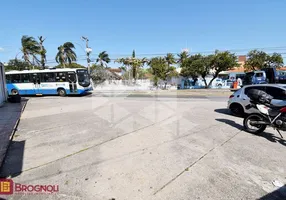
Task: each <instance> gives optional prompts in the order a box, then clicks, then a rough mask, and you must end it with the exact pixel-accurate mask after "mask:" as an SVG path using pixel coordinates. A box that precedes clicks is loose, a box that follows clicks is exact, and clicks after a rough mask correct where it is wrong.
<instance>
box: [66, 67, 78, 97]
mask: <svg viewBox="0 0 286 200" xmlns="http://www.w3.org/2000/svg"><path fill="white" fill-rule="evenodd" d="M68 82H69V89H70V93H71V94H72V93H77V85H76V75H75V73H74V72H68Z"/></svg>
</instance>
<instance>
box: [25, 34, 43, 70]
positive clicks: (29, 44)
mask: <svg viewBox="0 0 286 200" xmlns="http://www.w3.org/2000/svg"><path fill="white" fill-rule="evenodd" d="M21 43H22V48H21V51H22V53H23V59H24V60H25V61H26V62H27V63H29V64H31V65H33V64H34V63H33V64H32V62H31V61H30V57H32V59H33V61H34V60H36V62H37V63H39V60H38V58H37V57H36V55H37V54H39V53H40V46H39V43H38V42H37V41H36V40H35V38H34V37H30V36H27V35H24V36H23V37H22V39H21Z"/></svg>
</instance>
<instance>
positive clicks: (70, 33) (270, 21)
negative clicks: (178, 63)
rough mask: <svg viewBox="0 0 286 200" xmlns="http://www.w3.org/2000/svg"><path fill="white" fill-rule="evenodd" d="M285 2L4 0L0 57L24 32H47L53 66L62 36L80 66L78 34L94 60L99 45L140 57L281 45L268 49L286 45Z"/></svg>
mask: <svg viewBox="0 0 286 200" xmlns="http://www.w3.org/2000/svg"><path fill="white" fill-rule="evenodd" d="M285 8H286V1H282V0H273V1H271V0H251V1H249V0H240V1H229V0H200V1H199V0H180V1H172V0H144V1H136V0H132V1H130V0H109V1H98V0H26V1H22V0H9V1H2V2H1V16H0V25H1V28H0V62H7V61H8V60H9V59H13V58H15V56H16V55H17V57H18V58H21V57H22V54H21V53H19V52H20V48H21V37H22V36H23V35H29V36H33V37H35V38H37V37H38V36H44V37H45V38H46V40H45V42H44V46H45V48H46V49H47V60H48V65H51V66H52V65H56V63H55V55H56V53H57V47H58V46H60V45H61V44H63V43H64V42H68V41H69V42H73V43H74V44H75V46H76V53H77V55H78V60H79V61H78V62H79V63H81V64H84V65H86V61H85V56H84V55H85V52H84V48H85V47H84V46H85V43H84V42H83V41H82V40H81V36H87V37H88V38H89V46H90V47H91V48H92V49H93V52H92V56H91V58H92V59H95V58H96V57H97V55H98V53H99V52H101V51H107V52H108V53H109V56H110V58H111V59H116V58H118V57H124V56H131V54H132V50H133V49H134V50H135V51H136V54H137V55H138V56H139V57H140V56H141V57H143V56H146V57H149V56H151V55H150V54H152V55H153V54H154V55H153V56H159V55H163V54H166V53H168V52H170V53H179V52H181V51H182V49H184V48H188V49H189V51H190V53H194V52H205V51H214V50H215V49H218V50H240V49H246V50H248V49H253V48H265V47H284V48H281V49H278V48H277V49H266V51H269V53H271V52H274V51H278V52H284V50H285V52H286V41H285V38H286V25H285V14H284V11H285ZM237 53H238V54H245V53H246V51H245V52H244V51H238V52H237ZM283 56H284V55H283ZM285 56H286V54H285ZM111 66H112V67H116V66H117V65H116V64H114V63H112V64H111Z"/></svg>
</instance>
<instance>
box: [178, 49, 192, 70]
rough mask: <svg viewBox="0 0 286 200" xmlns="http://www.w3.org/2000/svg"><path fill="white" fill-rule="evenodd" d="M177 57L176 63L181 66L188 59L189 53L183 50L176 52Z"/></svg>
mask: <svg viewBox="0 0 286 200" xmlns="http://www.w3.org/2000/svg"><path fill="white" fill-rule="evenodd" d="M178 57H179V59H178V61H177V63H178V64H179V66H180V67H181V66H182V65H183V64H184V62H185V61H186V60H187V59H188V57H189V53H188V52H187V51H183V52H181V53H180V54H178Z"/></svg>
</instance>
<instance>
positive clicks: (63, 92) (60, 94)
mask: <svg viewBox="0 0 286 200" xmlns="http://www.w3.org/2000/svg"><path fill="white" fill-rule="evenodd" d="M58 95H59V96H61V97H64V96H66V91H65V89H62V88H60V89H58Z"/></svg>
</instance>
